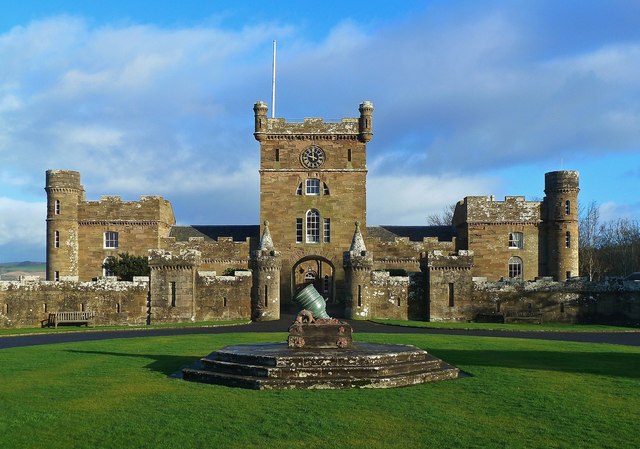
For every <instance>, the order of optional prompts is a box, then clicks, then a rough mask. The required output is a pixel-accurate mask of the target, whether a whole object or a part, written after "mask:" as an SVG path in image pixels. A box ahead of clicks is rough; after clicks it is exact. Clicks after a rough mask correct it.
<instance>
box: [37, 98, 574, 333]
mask: <svg viewBox="0 0 640 449" xmlns="http://www.w3.org/2000/svg"><path fill="white" fill-rule="evenodd" d="M253 110H254V118H255V133H254V136H255V138H256V140H257V141H258V142H259V145H260V169H259V176H260V222H261V225H255V226H253V225H250V226H176V225H175V217H174V215H173V210H172V207H171V204H170V203H169V202H168V201H167V200H165V199H163V198H161V197H156V196H145V197H142V198H141V199H140V200H139V201H135V202H126V201H122V200H121V199H120V198H119V197H115V196H108V197H103V198H102V199H101V200H99V201H87V200H86V199H85V191H84V188H83V186H82V184H81V181H80V174H79V173H78V172H74V171H63V170H49V171H47V175H46V187H45V190H46V192H47V204H48V208H47V280H49V281H72V280H73V281H81V282H82V281H89V280H91V279H95V278H100V277H103V276H108V275H109V273H105V272H104V269H103V268H102V265H103V263H104V262H105V260H106V259H107V258H108V257H114V256H116V255H117V254H119V253H124V252H128V253H130V254H134V255H148V256H149V264H150V267H151V276H150V282H149V298H148V304H147V305H146V312H145V313H147V314H148V319H147V321H153V320H155V321H169V322H170V321H185V320H198V321H200V320H207V319H220V318H238V317H240V318H242V317H246V318H249V317H251V318H253V319H258V320H260V319H277V318H278V317H279V315H280V311H281V310H283V309H284V310H286V309H288V308H290V307H291V302H292V298H293V297H294V295H295V292H296V291H297V290H298V289H300V288H301V287H303V286H305V285H307V284H308V283H313V284H314V285H315V287H316V289H317V290H318V292H320V293H321V294H322V295H323V296H324V297H325V298H326V299H327V301H328V303H329V304H330V305H331V307H332V308H333V309H334V310H336V311H337V313H338V314H344V315H345V316H346V317H352V318H361V319H366V318H376V317H377V318H399V319H407V318H411V319H423V320H459V319H472V318H473V316H471V314H472V310H474V309H473V307H472V306H473V305H472V304H471V301H472V296H473V295H472V289H473V280H474V278H475V279H476V280H477V279H479V278H486V279H487V280H488V281H497V280H499V279H503V278H504V279H508V278H515V279H521V280H534V279H536V278H541V277H544V278H548V279H553V280H556V281H564V280H566V279H569V278H571V277H574V276H577V275H578V211H577V206H578V191H579V182H578V173H577V172H574V171H558V172H551V173H547V174H546V175H545V197H544V199H543V201H526V200H525V198H524V197H519V196H511V197H506V198H505V200H504V201H496V200H495V199H494V198H493V197H466V198H464V199H463V200H461V201H460V202H459V203H458V204H457V205H456V208H455V213H454V217H453V223H452V226H368V225H367V216H366V211H367V206H366V187H367V166H366V157H367V144H368V142H369V141H370V140H371V138H372V136H373V122H372V120H373V105H372V104H371V103H370V102H367V101H365V102H363V103H362V104H361V105H360V108H359V112H360V115H359V117H357V118H345V119H342V121H340V122H337V123H333V122H332V123H328V122H325V121H324V120H323V119H319V118H310V119H304V121H303V122H288V121H286V120H285V119H282V118H268V117H267V105H266V104H265V103H263V102H258V103H256V104H255V105H254V108H253ZM143 307H144V306H143ZM334 313H335V312H334Z"/></svg>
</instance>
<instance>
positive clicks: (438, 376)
mask: <svg viewBox="0 0 640 449" xmlns="http://www.w3.org/2000/svg"><path fill="white" fill-rule="evenodd" d="M458 376H459V370H458V368H455V367H453V366H450V365H448V364H446V363H445V362H443V361H442V360H440V359H438V358H436V357H434V356H432V355H430V354H428V353H427V352H426V351H423V350H422V349H419V348H416V347H414V346H406V345H385V344H375V343H359V342H355V343H353V344H352V346H351V347H350V348H347V349H340V348H336V349H304V348H303V349H299V348H290V347H289V346H288V345H287V343H267V344H254V345H235V346H226V347H224V348H222V349H221V350H219V351H216V352H213V353H211V354H209V355H208V356H207V357H204V358H203V359H201V364H200V366H198V367H197V368H187V369H184V370H183V377H184V379H185V380H189V381H195V382H204V383H210V384H219V385H226V386H230V387H240V388H251V389H257V390H262V389H337V388H392V387H402V386H408V385H415V384H421V383H425V382H433V381H438V380H444V379H455V378H457V377H458Z"/></svg>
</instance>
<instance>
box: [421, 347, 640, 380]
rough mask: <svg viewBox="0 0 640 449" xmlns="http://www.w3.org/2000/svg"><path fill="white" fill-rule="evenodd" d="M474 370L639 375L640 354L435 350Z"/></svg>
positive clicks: (635, 377)
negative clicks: (475, 367)
mask: <svg viewBox="0 0 640 449" xmlns="http://www.w3.org/2000/svg"><path fill="white" fill-rule="evenodd" d="M433 354H434V355H435V356H436V357H439V358H441V359H442V360H444V361H446V362H447V363H450V364H452V365H455V366H464V367H465V370H466V371H467V372H469V373H470V374H473V366H493V367H500V368H517V369H530V370H541V371H559V372H565V373H580V374H596V375H602V376H616V377H627V378H631V379H638V378H640V370H638V367H639V366H640V354H630V353H610V352H559V351H496V350H460V349H442V350H437V351H436V353H433Z"/></svg>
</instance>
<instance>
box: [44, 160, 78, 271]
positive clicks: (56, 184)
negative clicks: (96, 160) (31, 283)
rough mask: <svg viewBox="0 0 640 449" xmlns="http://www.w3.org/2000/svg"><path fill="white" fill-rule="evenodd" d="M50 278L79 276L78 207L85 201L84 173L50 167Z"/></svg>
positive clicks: (48, 262) (48, 172)
mask: <svg viewBox="0 0 640 449" xmlns="http://www.w3.org/2000/svg"><path fill="white" fill-rule="evenodd" d="M45 191H46V192H47V280H48V281H57V280H60V277H61V276H77V275H78V207H79V205H80V203H81V202H82V201H84V188H83V187H82V185H81V184H80V173H79V172H77V171H70V170H47V175H46V184H45Z"/></svg>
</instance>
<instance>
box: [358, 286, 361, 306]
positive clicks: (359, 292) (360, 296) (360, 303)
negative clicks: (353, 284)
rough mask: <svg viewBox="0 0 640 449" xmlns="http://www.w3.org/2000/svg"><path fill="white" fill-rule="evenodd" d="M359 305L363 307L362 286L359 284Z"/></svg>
mask: <svg viewBox="0 0 640 449" xmlns="http://www.w3.org/2000/svg"><path fill="white" fill-rule="evenodd" d="M358 307H362V286H360V285H358Z"/></svg>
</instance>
